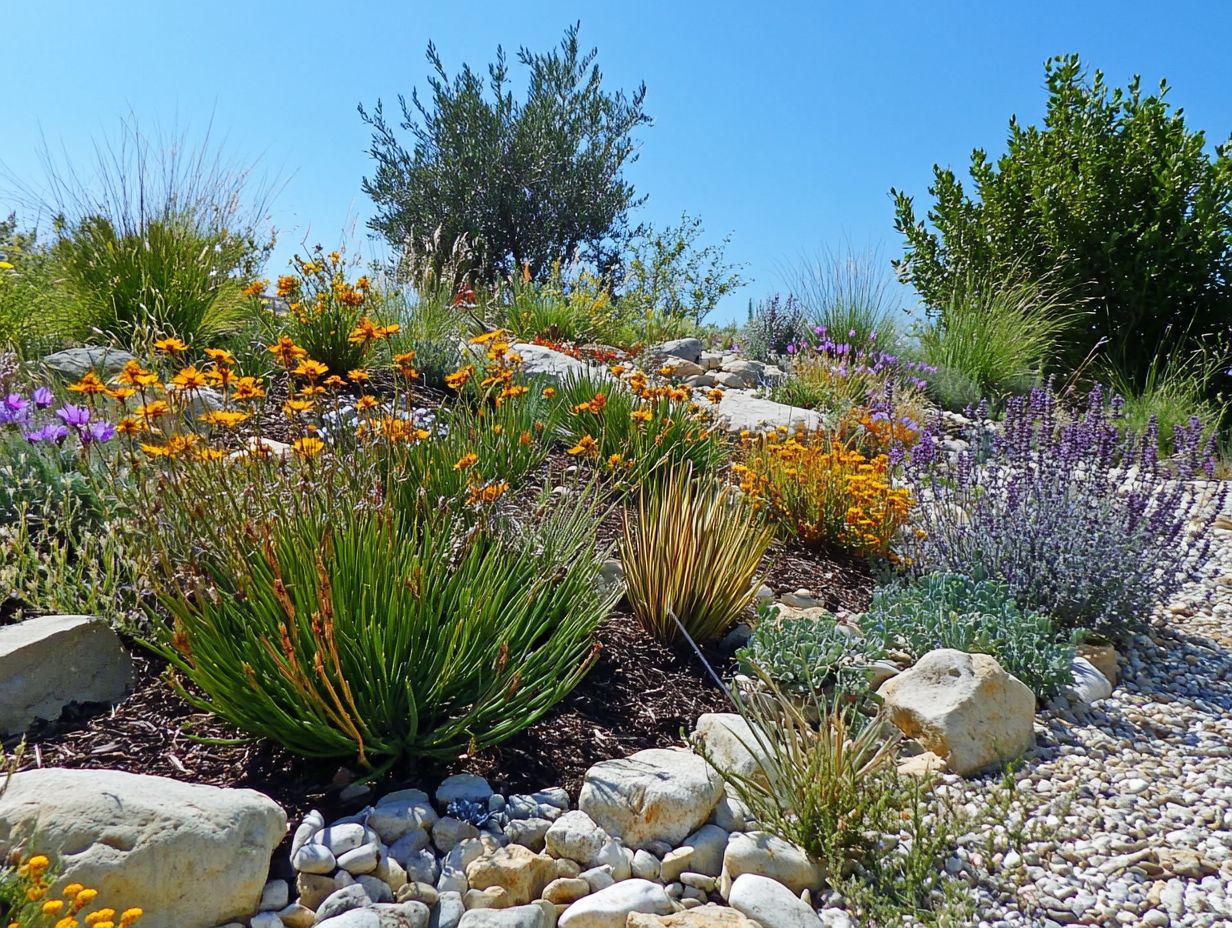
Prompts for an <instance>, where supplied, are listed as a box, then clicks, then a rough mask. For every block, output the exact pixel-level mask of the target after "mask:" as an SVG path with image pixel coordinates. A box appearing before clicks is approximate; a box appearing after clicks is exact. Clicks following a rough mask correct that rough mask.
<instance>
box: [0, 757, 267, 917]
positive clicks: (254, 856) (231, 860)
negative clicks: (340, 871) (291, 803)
mask: <svg viewBox="0 0 1232 928" xmlns="http://www.w3.org/2000/svg"><path fill="white" fill-rule="evenodd" d="M286 826H287V817H286V813H285V812H283V810H282V809H281V808H280V807H279V806H278V804H277V803H275V802H274V801H273V800H272V799H270V798H269V797H267V796H264V795H262V794H261V793H258V792H256V791H255V790H249V789H220V788H218V787H215V786H201V785H196V784H190V783H180V782H178V781H176V780H169V779H166V778H164V777H152V776H142V775H138V774H132V773H122V772H120V771H116V770H63V769H59V768H43V769H38V770H27V771H23V772H21V773H18V774H15V775H14V776H13V778H12V779H11V780H10V781H9V785H8V789H7V790H6V791H5V792H4V794H3V795H0V853H3V852H6V851H7V850H9V849H10V848H12V847H13V846H14V845H16V844H18V843H20V842H22V841H24V840H27V839H29V838H30V837H31V836H32V835H37V836H38V840H39V847H40V849H45V850H46V851H48V852H49V853H54V854H59V855H60V862H61V866H62V869H61V871H60V878H61V881H62V882H69V881H76V882H80V883H84V884H85V885H87V886H91V887H94V888H95V889H97V890H98V891H99V895H100V897H102V898H104V899H108V900H111V899H119V900H123V901H124V904H125V905H126V906H140V907H141V908H143V909H144V910H145V913H146V914H145V917H144V918H142V920H141V924H142V928H213V926H214V925H219V924H222V923H224V922H227V921H231V920H233V919H237V918H247V917H248V916H249V915H251V914H252V913H253V912H255V911H256V909H257V905H258V903H259V902H260V900H261V892H262V890H263V888H264V887H265V884H266V879H267V876H268V874H269V864H270V855H271V854H272V853H273V851H274V848H276V847H277V846H278V844H279V842H281V841H282V838H283V835H284V834H285V833H286ZM205 888H208V891H198V890H199V889H205Z"/></svg>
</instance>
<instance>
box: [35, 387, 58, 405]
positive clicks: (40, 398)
mask: <svg viewBox="0 0 1232 928" xmlns="http://www.w3.org/2000/svg"><path fill="white" fill-rule="evenodd" d="M55 401H56V398H55V397H54V396H52V395H51V390H50V389H49V388H48V387H39V388H38V389H37V390H35V391H34V405H35V406H37V407H38V408H39V409H46V408H47V407H48V406H50V405H51V404H52V403H54V402H55Z"/></svg>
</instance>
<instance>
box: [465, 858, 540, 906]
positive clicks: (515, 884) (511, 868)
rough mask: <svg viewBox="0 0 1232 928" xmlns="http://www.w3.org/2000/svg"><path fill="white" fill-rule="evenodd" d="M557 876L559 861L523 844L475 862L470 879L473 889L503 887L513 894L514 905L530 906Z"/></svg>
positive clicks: (510, 902) (469, 867)
mask: <svg viewBox="0 0 1232 928" xmlns="http://www.w3.org/2000/svg"><path fill="white" fill-rule="evenodd" d="M555 878H556V862H555V861H554V860H553V859H552V858H551V857H548V856H546V855H540V854H536V853H534V852H533V851H531V850H530V849H529V848H525V847H522V845H520V844H511V845H509V846H508V847H502V848H500V849H499V850H496V851H493V852H492V853H490V854H485V855H483V856H482V857H479V858H477V859H476V860H474V861H472V862H471V863H470V864H469V865H468V866H467V868H466V880H467V882H468V883H469V884H470V885H471V888H472V889H481V890H482V889H489V888H491V887H494V886H499V887H501V888H502V889H504V890H505V892H506V893H508V894H509V904H510V905H526V904H527V903H529V902H531V901H533V900H535V899H538V898H539V896H540V894H541V893H542V892H543V888H544V887H545V886H547V885H548V883H550V882H552V880H554V879H555Z"/></svg>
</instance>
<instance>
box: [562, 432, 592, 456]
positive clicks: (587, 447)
mask: <svg viewBox="0 0 1232 928" xmlns="http://www.w3.org/2000/svg"><path fill="white" fill-rule="evenodd" d="M568 453H569V454H572V455H581V456H583V457H588V458H593V457H598V456H599V443H598V442H597V441H595V440H594V439H593V438H591V437H590V436H589V435H583V436H582V437H581V438H580V439H578V443H577V444H576V445H574V446H573V447H572V448H570V449H569V451H568Z"/></svg>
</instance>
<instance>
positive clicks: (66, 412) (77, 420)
mask: <svg viewBox="0 0 1232 928" xmlns="http://www.w3.org/2000/svg"><path fill="white" fill-rule="evenodd" d="M56 415H57V416H59V417H60V419H61V420H62V421H63V422H64V424H65V425H71V426H72V427H73V428H75V429H78V430H80V429H83V428H85V427H86V426H87V425H88V424H89V422H90V409H89V407H87V406H74V405H73V404H72V403H65V404H64V406H62V407H61V408H60V409H57V410H56Z"/></svg>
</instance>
